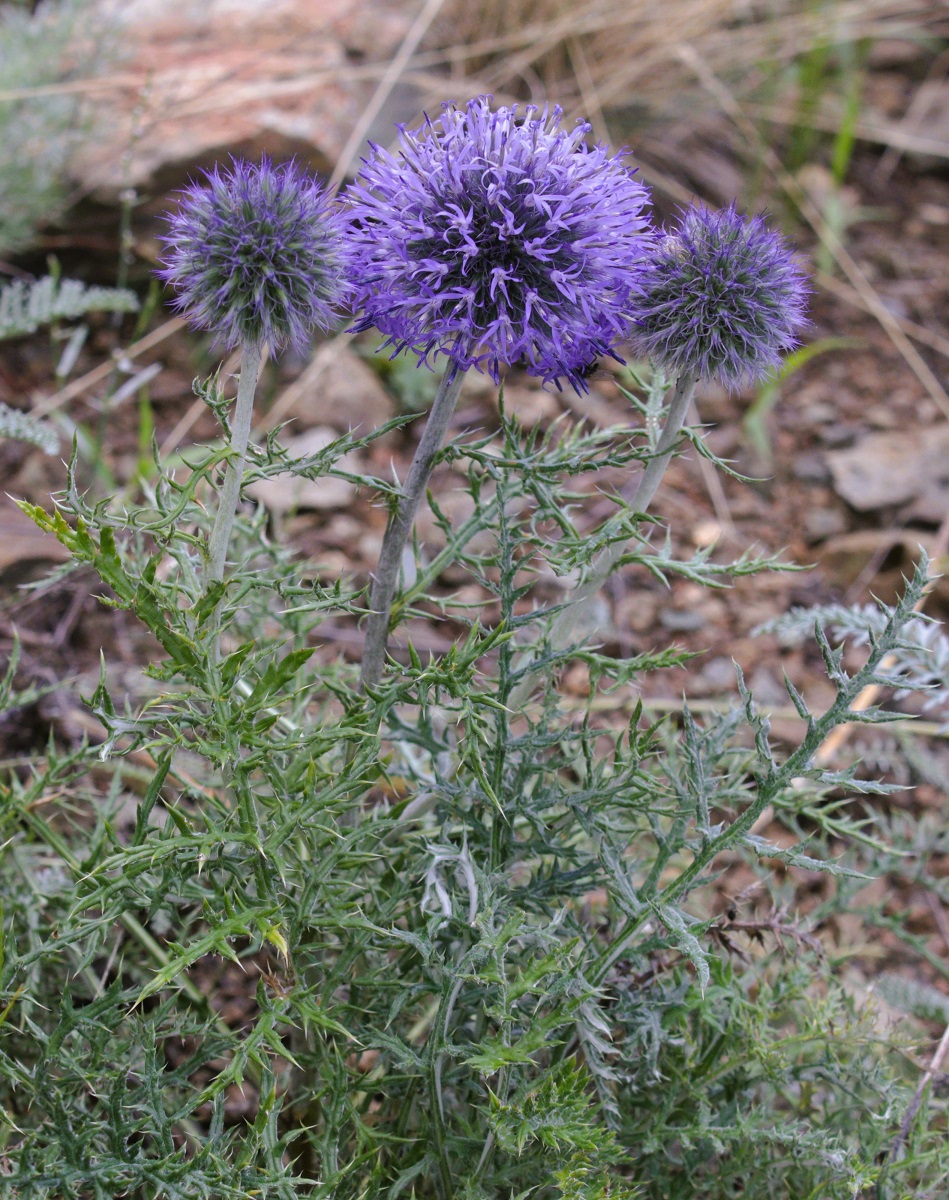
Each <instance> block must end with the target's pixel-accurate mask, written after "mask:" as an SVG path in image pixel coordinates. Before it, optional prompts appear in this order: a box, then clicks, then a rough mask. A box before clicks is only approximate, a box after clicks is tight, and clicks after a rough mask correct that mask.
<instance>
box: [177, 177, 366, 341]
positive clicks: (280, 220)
mask: <svg viewBox="0 0 949 1200" xmlns="http://www.w3.org/2000/svg"><path fill="white" fill-rule="evenodd" d="M205 178H206V182H205V184H204V185H200V184H192V185H191V186H190V187H189V188H186V189H185V190H184V192H183V193H182V199H181V203H180V207H179V209H178V211H177V212H176V213H173V214H169V215H168V216H167V217H166V220H167V221H168V225H169V232H168V233H167V234H166V235H165V236H164V237H163V238H162V241H163V242H165V243H166V247H167V248H166V251H165V254H164V258H163V262H164V264H165V266H164V269H163V270H160V271H159V272H158V274H159V276H160V277H161V278H162V279H163V280H164V281H165V282H166V283H169V284H171V286H172V287H173V288H174V289H175V290H176V291H177V293H178V297H177V299H176V301H175V307H176V308H177V309H178V311H179V312H181V313H182V314H183V315H184V316H185V317H186V318H187V319H188V321H189V322H190V323H191V324H192V325H194V326H195V327H197V328H198V329H207V330H210V331H211V332H212V333H213V334H215V336H216V337H217V339H218V340H219V341H221V342H223V343H224V345H225V346H227V347H235V346H243V345H249V344H250V345H257V346H260V345H262V344H263V343H265V342H266V343H268V344H269V345H270V346H271V347H272V348H273V349H275V350H276V349H279V348H280V347H282V346H285V345H290V346H292V347H293V348H294V349H296V350H302V349H303V348H304V347H305V346H306V344H307V342H308V340H309V336H310V334H311V332H312V330H313V328H314V326H319V327H320V328H321V329H328V328H329V327H330V326H331V325H332V324H333V323H334V321H335V312H334V309H335V308H336V307H337V306H338V305H339V304H341V303H342V302H343V301H344V299H345V296H346V288H347V285H346V282H345V275H346V274H347V273H348V270H349V267H348V263H349V250H348V246H347V244H346V243H345V240H344V238H343V222H342V220H341V218H340V215H339V212H338V211H337V210H336V209H335V208H334V206H333V204H332V202H331V201H330V200H329V199H328V198H327V196H326V195H325V193H324V192H323V189H322V188H321V186H320V184H319V182H318V181H317V180H316V179H314V178H312V177H311V176H309V175H307V174H306V173H305V172H304V171H303V169H302V168H301V167H299V166H298V165H297V164H296V163H293V162H290V163H284V164H282V165H279V166H274V165H273V164H272V163H271V162H270V160H269V159H267V158H264V159H263V160H262V161H261V163H260V164H259V165H257V164H254V163H248V162H243V161H240V160H237V159H234V160H232V163H231V167H230V169H229V170H228V169H225V170H223V171H222V170H220V169H219V168H218V167H214V169H213V170H211V171H206V172H205Z"/></svg>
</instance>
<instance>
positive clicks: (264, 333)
mask: <svg viewBox="0 0 949 1200" xmlns="http://www.w3.org/2000/svg"><path fill="white" fill-rule="evenodd" d="M168 226H169V229H168V233H167V234H166V235H165V236H164V238H163V240H164V242H165V243H166V253H165V266H164V269H163V270H161V271H160V272H159V274H160V276H161V277H162V278H163V279H164V280H165V282H166V283H168V284H170V285H171V286H172V287H173V288H174V289H175V290H176V291H177V293H178V296H177V299H176V301H175V307H176V308H177V309H178V311H179V312H181V313H183V314H184V316H185V317H187V319H188V320H189V322H190V323H191V324H192V325H194V326H195V328H197V329H204V330H208V331H209V332H211V333H212V334H213V335H214V337H215V338H216V340H217V341H219V342H220V343H222V344H223V345H224V346H226V347H228V348H231V349H233V348H236V347H239V348H240V350H241V355H242V362H241V373H240V381H239V384H238V389H237V399H236V401H235V405H234V416H233V420H232V423H231V445H230V457H229V460H228V467H227V473H226V475H225V479H224V486H223V488H222V491H221V498H220V503H219V506H218V510H217V516H216V519H215V523H214V530H213V532H212V534H211V541H210V546H209V551H208V554H209V561H210V578H211V580H213V581H221V580H223V578H224V569H225V564H226V560H227V549H228V544H229V542H230V535H231V529H232V528H233V524H234V512H235V506H236V504H237V502H238V499H239V496H240V488H241V480H242V478H243V474H244V463H245V460H246V455H247V443H248V440H249V438H250V428H251V421H252V417H253V407H254V393H255V391H256V387H257V377H258V374H259V372H260V366H261V361H262V356H263V353H264V350H265V347H268V346H269V347H270V348H271V349H272V350H280V349H281V348H282V347H284V346H288V345H289V346H291V347H292V348H293V349H295V350H298V351H300V350H302V349H303V348H304V347H305V346H306V343H307V339H308V338H309V336H310V334H311V333H312V331H313V330H314V328H319V329H323V330H325V329H328V328H329V326H330V325H331V324H332V323H333V321H334V320H335V309H336V307H337V306H338V305H339V304H341V303H342V301H343V299H344V297H345V293H346V284H345V275H346V266H347V262H348V256H347V246H346V243H345V242H344V241H343V239H342V236H341V230H340V220H339V217H338V214H337V213H336V212H335V210H334V209H333V207H332V205H331V202H330V200H329V199H328V197H327V196H326V194H325V193H324V191H323V190H322V188H321V187H320V184H319V183H318V182H317V181H316V180H315V179H313V178H311V177H310V176H308V175H306V174H305V173H304V172H303V170H302V169H301V168H300V167H299V166H298V165H297V164H296V163H293V162H291V163H284V164H282V165H279V166H274V165H273V164H272V163H271V162H270V161H269V160H268V159H267V158H264V159H263V160H262V161H261V162H260V163H259V164H254V163H247V162H242V161H239V160H234V161H233V162H232V164H231V167H230V169H224V170H223V171H222V170H220V169H219V168H217V167H215V168H214V170H212V171H209V172H206V176H205V182H204V184H192V185H191V187H189V188H188V189H187V190H186V191H185V192H184V193H183V195H182V198H181V204H180V207H179V209H178V211H177V212H176V213H175V214H173V215H172V216H170V217H169V218H168Z"/></svg>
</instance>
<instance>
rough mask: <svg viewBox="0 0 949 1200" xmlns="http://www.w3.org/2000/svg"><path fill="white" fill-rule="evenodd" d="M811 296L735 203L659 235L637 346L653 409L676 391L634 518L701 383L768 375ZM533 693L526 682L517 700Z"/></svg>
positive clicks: (695, 213) (772, 240)
mask: <svg viewBox="0 0 949 1200" xmlns="http://www.w3.org/2000/svg"><path fill="white" fill-rule="evenodd" d="M807 293H808V287H807V283H806V281H805V276H804V273H803V271H802V270H801V268H800V266H799V265H798V264H797V262H796V261H795V259H794V256H793V255H792V253H791V252H790V250H789V248H788V246H787V244H786V243H785V241H784V240H783V238H781V236H780V235H779V234H777V233H775V232H774V231H772V230H769V229H768V227H767V226H766V225H765V223H764V221H763V220H762V218H761V217H751V218H747V217H743V216H742V215H741V214H740V213H738V212H737V211H736V209H735V208H734V206H731V207H729V208H727V209H723V210H722V211H720V212H713V211H712V210H711V209H709V208H707V207H705V205H701V204H698V205H693V206H691V207H689V208H687V209H685V210H684V211H683V212H682V213H681V215H680V218H679V220H678V222H677V223H676V224H675V225H674V226H673V227H672V228H671V229H669V230H667V231H665V232H661V231H660V232H658V233H657V234H656V235H655V237H654V239H653V241H652V243H651V246H650V253H649V254H648V255H647V256H646V259H645V261H644V262H643V263H642V264H641V266H640V268H639V270H638V271H637V275H636V283H635V288H634V291H633V295H632V297H631V299H630V302H629V305H628V312H629V315H630V317H631V319H632V328H631V331H630V341H631V343H632V345H633V348H634V349H635V350H636V352H637V353H638V354H639V355H640V356H641V357H642V358H644V359H646V360H648V361H650V362H651V363H652V364H653V366H654V369H655V370H657V371H658V372H659V373H660V380H659V385H658V387H657V388H656V389H655V390H654V393H653V403H654V405H655V404H656V403H657V402H658V403H661V402H662V399H663V395H664V392H665V390H666V387H667V386H668V383H671V384H672V386H671V390H670V392H669V403H668V409H667V413H666V417H665V422H664V424H663V426H662V430H661V433H659V434H657V435H655V436H654V441H653V443H652V444H651V445H650V456H649V459H648V461H647V462H646V463H645V466H644V469H643V472H642V476H641V478H640V480H639V484H638V485H637V488H636V491H635V493H634V495H633V498H632V500H631V501H630V507H631V509H632V511H633V512H634V513H636V514H639V515H641V514H645V513H646V511H647V509H648V508H649V505H650V504H651V503H652V500H653V497H654V496H655V494H656V491H657V489H658V487H659V484H660V482H661V481H662V477H663V475H664V474H665V471H666V468H667V467H668V465H669V463H670V461H671V460H672V457H673V454H674V453H675V449H676V445H677V443H678V441H679V439H680V436H681V434H682V429H683V426H684V425H685V423H686V421H687V418H688V413H689V408H690V405H691V403H692V397H693V394H694V392H695V386H696V384H697V383H698V382H699V380H710V379H714V380H716V381H717V382H719V383H721V384H722V385H723V386H724V387H727V388H736V387H738V386H739V385H740V384H741V383H742V382H752V381H754V380H757V379H761V378H763V377H764V375H765V374H766V373H767V372H768V370H769V369H770V368H771V367H774V366H776V365H777V364H778V363H779V362H780V361H781V358H782V356H783V355H784V354H786V353H788V352H789V351H790V350H792V349H793V348H794V347H795V346H796V345H797V339H798V334H799V332H800V330H801V329H802V328H803V326H804V324H805V308H806V297H807ZM627 540H628V538H627V536H626V534H625V532H623V533H621V534H620V536H618V537H617V538H616V539H615V540H614V541H613V542H612V543H611V544H610V545H608V546H606V547H604V548H603V550H602V551H601V552H600V553H599V555H598V556H597V557H596V558H595V559H594V560H593V561H592V563H591V564H590V567H589V570H588V573H587V575H586V577H585V578H584V579H583V581H582V582H581V583H580V584H579V585H578V586H577V587H576V589H575V590H574V593H573V595H572V596H570V597H569V598H568V600H567V604H566V606H565V607H564V609H563V610H562V611H561V612H560V614H559V615H558V616H557V618H556V619H555V620H554V621H553V623H552V625H551V629H550V632H549V635H548V644H549V645H551V646H553V647H554V648H556V649H563V647H564V646H567V645H569V643H570V641H571V638H572V637H573V634H574V631H575V629H576V625H577V619H578V614H579V613H580V612H582V607H581V606H582V605H583V603H584V602H585V601H587V600H589V599H590V597H592V596H595V595H596V593H597V592H599V590H600V588H602V586H603V584H604V583H605V582H606V580H607V579H608V578H609V576H610V575H611V574H612V572H613V571H614V570H615V569H616V567H617V565H618V564H619V563H620V562H621V561H622V559H623V556H624V554H625V553H626V543H627ZM529 690H530V678H529V677H526V678H525V679H524V681H523V683H522V684H521V686H520V688H519V689H518V692H517V695H516V699H517V701H522V700H523V699H524V698H525V696H526V695H527V693H528V691H529Z"/></svg>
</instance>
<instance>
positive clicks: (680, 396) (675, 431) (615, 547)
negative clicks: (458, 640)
mask: <svg viewBox="0 0 949 1200" xmlns="http://www.w3.org/2000/svg"><path fill="white" fill-rule="evenodd" d="M695 384H696V377H695V376H694V375H692V374H690V373H687V374H683V375H680V376H679V378H678V379H677V380H676V382H675V386H674V387H673V389H672V399H671V400H670V402H669V414H668V416H667V417H666V423H665V425H664V426H663V430H662V434H661V435H660V437H659V444H658V445H657V446H656V452H655V454H654V455H653V457H652V458H650V460H649V461H648V462H647V463H646V466H645V469H644V470H643V474H642V478H641V479H640V481H639V486H638V487H637V488H636V493H635V495H634V496H633V498H632V500H631V501H630V505H629V507H630V510H631V511H632V512H634V513H644V512H646V510H647V509H648V508H649V505H650V504H651V503H652V498H653V496H655V494H656V491H657V489H658V487H659V484H660V483H661V482H662V477H663V475H665V473H666V467H668V465H669V463H670V462H671V461H672V456H673V453H674V452H675V447H676V442H677V441H678V440H679V434H680V433H681V432H682V427H683V425H684V424H685V419H686V416H687V414H688V411H689V405H690V404H691V402H692V395H693V393H694V391H695ZM625 551H626V543H625V542H614V543H613V544H612V545H611V546H607V547H605V549H603V550H601V551H600V553H599V554H598V555H597V557H596V558H595V559H594V560H593V562H592V564H591V565H590V570H589V573H588V574H587V576H586V578H585V579H583V580H582V581H581V582H580V583H579V584H578V585H577V586H576V588H575V589H574V591H573V593H572V594H571V595H570V596H569V597H568V598H567V600H566V607H565V608H562V609H561V610H560V612H559V613H558V614H557V615H556V617H554V619H553V621H552V622H551V625H550V631H549V633H548V635H547V645H548V648H549V649H550V650H553V651H556V650H562V649H563V648H564V647H565V646H569V645H570V643H571V641H572V640H573V635H574V631H575V629H576V627H577V618H578V616H579V615H580V605H582V604H583V602H584V601H585V600H589V599H590V597H591V596H595V595H596V593H597V592H598V591H599V590H600V588H601V587H602V586H603V584H604V583H606V581H607V579H609V577H610V575H612V573H613V571H614V570H615V568H616V564H617V563H618V562H619V560H620V559H621V558H622V557H623V554H624V553H625ZM533 682H534V673H533V672H528V674H526V675H525V676H524V677H523V678H522V679H521V681H520V683H518V685H517V687H515V688H514V690H513V691H512V692H511V696H510V699H509V700H508V707H509V708H512V709H514V710H515V711H516V710H517V708H518V707H519V706H520V705H522V704H523V703H524V702H525V700H526V699H527V697H528V695H529V694H530V691H531V688H532V686H533Z"/></svg>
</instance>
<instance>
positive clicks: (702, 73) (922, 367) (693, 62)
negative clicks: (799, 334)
mask: <svg viewBox="0 0 949 1200" xmlns="http://www.w3.org/2000/svg"><path fill="white" fill-rule="evenodd" d="M679 55H680V57H681V58H682V61H683V62H685V63H687V64H688V65H689V66H690V67H691V69H692V70H693V71H694V72H695V76H696V78H697V79H699V80H701V82H702V84H703V85H704V86H705V87H706V88H707V89H708V91H709V92H710V93H711V94H712V95H713V96H715V98H716V99H717V100H718V101H719V103H720V104H721V106H722V110H723V111H724V112H725V113H726V114H727V115H728V116H729V117H730V118H731V119H732V120H733V121H734V123H735V125H736V126H737V127H738V129H739V130H740V131H741V133H742V134H743V135H744V136H745V137H747V138H749V139H750V141H751V143H752V144H753V145H756V146H757V148H758V151H759V153H760V154H761V157H762V160H763V161H764V162H765V164H766V165H767V167H768V170H769V171H770V172H771V173H772V175H773V176H774V178H775V180H776V181H777V183H778V184H779V185H780V186H781V188H782V189H783V190H784V191H785V193H786V194H787V195H788V196H789V197H790V199H791V200H793V201H794V203H795V204H796V205H797V207H798V208H799V210H800V212H801V214H802V216H803V217H804V219H805V220H806V221H807V223H808V224H809V225H810V226H811V228H812V229H813V230H814V232H815V233H816V234H817V236H818V237H819V238H820V240H821V243H822V244H823V245H824V246H826V248H827V250H828V251H829V252H830V254H831V255H832V256H833V259H834V261H835V262H836V263H837V265H838V266H839V267H840V269H841V271H843V273H844V274H845V275H846V276H847V278H848V279H849V281H850V283H851V284H852V286H853V288H854V290H855V291H856V292H857V293H858V295H859V296H860V299H861V300H862V301H863V303H864V304H865V305H866V307H867V311H868V312H870V313H872V314H873V316H874V317H876V319H877V321H879V323H880V325H881V326H882V327H883V329H884V330H885V331H886V334H887V336H888V337H889V339H890V341H891V342H892V343H893V345H894V346H895V347H896V349H897V350H898V351H899V352H900V354H901V355H902V357H903V359H904V360H905V362H906V364H907V366H908V367H909V368H910V370H911V371H912V372H913V374H914V375H915V376H916V378H917V379H918V380H919V381H920V383H921V384H922V385H923V387H924V388H925V389H926V391H927V392H928V393H929V395H930V397H931V398H932V399H933V400H934V401H935V403H936V406H937V407H938V408H939V410H940V412H942V413H943V415H944V416H946V417H949V395H947V394H946V391H945V389H944V388H943V386H942V384H941V383H940V382H939V380H938V379H937V378H936V376H935V375H934V374H933V372H932V370H931V369H930V367H929V364H928V363H927V362H926V361H925V359H924V358H923V357H922V356H921V355H920V353H919V351H918V350H917V349H916V347H915V346H914V345H913V344H912V342H911V341H910V340H909V338H908V337H907V336H906V334H905V333H904V332H903V330H902V329H901V328H900V325H899V322H898V321H897V320H896V318H895V317H894V316H893V314H892V313H891V312H890V310H889V309H888V308H887V307H886V305H885V304H884V303H883V301H882V300H881V298H880V296H879V295H878V294H877V292H876V291H875V289H874V288H873V287H872V286H871V284H870V283H869V282H868V280H867V278H866V276H865V275H864V273H863V271H861V269H860V267H859V266H858V265H857V263H856V262H855V261H854V259H853V257H852V256H851V255H850V253H849V251H848V250H847V249H846V247H845V246H844V245H843V244H842V242H841V241H840V238H839V237H838V236H837V234H836V233H835V232H834V230H833V229H831V227H830V226H829V225H828V224H827V222H826V221H825V220H824V217H823V216H822V214H821V213H820V212H819V210H818V209H817V207H816V206H815V205H814V203H813V201H812V200H811V199H810V197H809V196H808V195H807V193H806V192H805V191H804V189H803V188H802V187H801V185H800V184H799V183H798V181H797V180H796V179H795V178H794V176H793V175H791V173H790V172H789V171H787V170H785V168H784V166H783V165H782V163H781V160H780V159H779V158H778V156H777V154H775V152H774V151H773V150H772V149H771V147H770V146H768V145H767V144H766V143H765V142H764V141H763V139H762V137H761V135H760V133H759V132H758V130H757V129H756V128H755V125H754V122H753V121H751V120H750V119H749V118H748V116H747V114H746V113H745V112H744V110H743V109H742V107H741V105H740V104H739V103H738V101H737V100H736V99H735V97H734V96H733V95H732V94H731V92H729V90H728V88H726V87H725V85H724V84H723V83H722V82H721V80H720V79H718V78H717V77H716V76H715V74H714V72H712V71H711V70H710V69H709V67H708V64H707V63H706V62H705V61H703V59H702V58H701V57H700V56H699V54H697V53H696V51H695V49H694V48H693V47H692V46H687V45H683V46H680V48H679Z"/></svg>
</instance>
